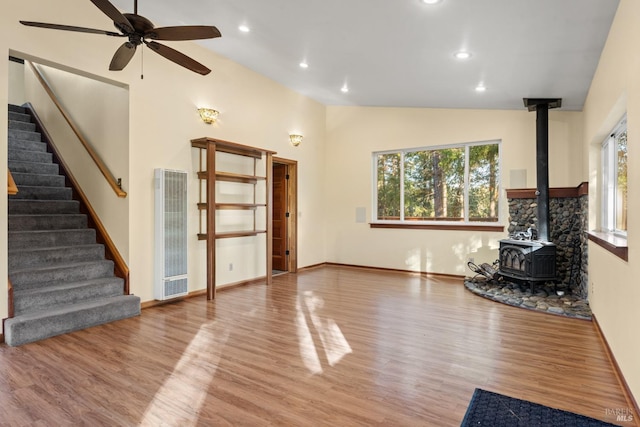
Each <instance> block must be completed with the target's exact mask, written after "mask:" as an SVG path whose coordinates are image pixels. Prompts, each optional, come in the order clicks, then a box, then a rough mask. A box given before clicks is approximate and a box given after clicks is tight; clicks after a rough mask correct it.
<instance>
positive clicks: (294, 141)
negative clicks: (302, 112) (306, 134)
mask: <svg viewBox="0 0 640 427" xmlns="http://www.w3.org/2000/svg"><path fill="white" fill-rule="evenodd" d="M289 140H290V141H291V145H293V146H294V147H297V146H298V145H300V143H301V142H302V135H298V134H293V133H292V134H291V135H289Z"/></svg>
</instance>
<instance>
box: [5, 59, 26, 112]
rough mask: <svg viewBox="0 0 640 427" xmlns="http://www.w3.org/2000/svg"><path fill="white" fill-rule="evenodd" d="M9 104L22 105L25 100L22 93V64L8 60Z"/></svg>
mask: <svg viewBox="0 0 640 427" xmlns="http://www.w3.org/2000/svg"><path fill="white" fill-rule="evenodd" d="M8 81H9V85H8V91H9V93H8V97H9V104H13V105H22V104H24V103H25V102H26V99H27V98H26V97H25V94H24V65H23V64H19V63H17V62H15V61H9V78H8Z"/></svg>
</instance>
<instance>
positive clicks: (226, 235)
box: [198, 230, 267, 240]
mask: <svg viewBox="0 0 640 427" xmlns="http://www.w3.org/2000/svg"><path fill="white" fill-rule="evenodd" d="M266 232H267V231H266V230H247V231H225V232H220V233H216V239H230V238H233V237H251V236H257V235H258V234H264V233H266ZM198 240H207V234H206V233H200V234H198Z"/></svg>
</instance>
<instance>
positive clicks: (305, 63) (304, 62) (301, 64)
mask: <svg viewBox="0 0 640 427" xmlns="http://www.w3.org/2000/svg"><path fill="white" fill-rule="evenodd" d="M300 68H309V64H307V62H306V61H302V62H301V63H300Z"/></svg>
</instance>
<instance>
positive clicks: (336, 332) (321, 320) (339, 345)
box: [296, 291, 353, 375]
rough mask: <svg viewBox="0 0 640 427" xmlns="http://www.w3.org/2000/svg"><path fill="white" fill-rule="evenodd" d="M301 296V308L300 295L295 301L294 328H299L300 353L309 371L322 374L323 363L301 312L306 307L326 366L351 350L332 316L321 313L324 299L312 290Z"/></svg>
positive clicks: (351, 351)
mask: <svg viewBox="0 0 640 427" xmlns="http://www.w3.org/2000/svg"><path fill="white" fill-rule="evenodd" d="M302 298H304V307H302V305H301V304H300V298H298V301H297V302H296V327H297V331H298V342H299V346H300V356H301V357H302V361H303V363H304V365H305V366H306V367H307V369H309V371H310V372H311V374H313V375H316V374H321V373H322V372H323V371H322V364H321V362H320V357H319V355H318V350H317V348H316V344H315V342H314V340H313V335H312V333H311V330H310V329H309V325H308V323H307V319H306V316H305V312H304V309H305V308H306V310H307V312H308V314H309V317H310V318H311V323H312V324H313V327H314V328H315V330H316V332H317V334H318V337H319V338H320V342H321V344H322V348H323V350H324V353H325V356H326V358H327V362H328V363H329V366H335V365H336V364H338V363H339V362H340V360H341V359H342V358H343V357H344V356H346V355H347V354H350V353H353V350H352V349H351V346H350V345H349V342H348V341H347V339H346V338H345V336H344V334H343V333H342V331H341V330H340V327H339V326H338V324H337V323H336V322H335V321H334V320H333V319H330V318H327V317H324V316H322V314H321V312H322V307H323V306H324V300H323V299H322V298H321V297H319V296H317V295H315V294H314V293H313V292H311V291H307V292H305V294H304V296H303V297H302Z"/></svg>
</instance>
